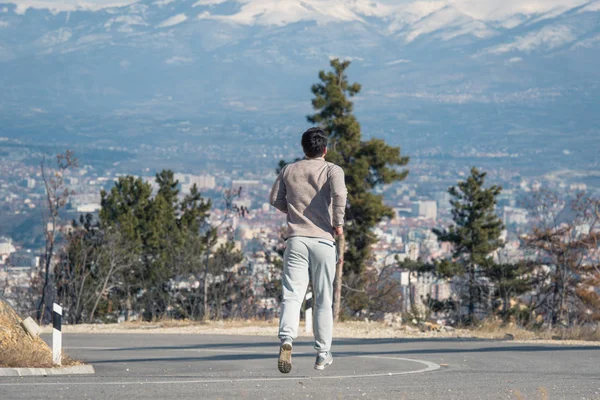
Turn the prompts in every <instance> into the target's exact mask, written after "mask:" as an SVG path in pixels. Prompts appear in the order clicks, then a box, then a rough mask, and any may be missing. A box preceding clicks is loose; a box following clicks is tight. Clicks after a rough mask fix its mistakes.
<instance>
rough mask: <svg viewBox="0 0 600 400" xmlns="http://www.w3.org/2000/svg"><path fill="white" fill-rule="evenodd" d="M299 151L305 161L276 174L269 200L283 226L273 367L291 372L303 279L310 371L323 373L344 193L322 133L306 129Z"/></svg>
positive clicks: (328, 353) (339, 171) (340, 173)
mask: <svg viewBox="0 0 600 400" xmlns="http://www.w3.org/2000/svg"><path fill="white" fill-rule="evenodd" d="M302 149H303V150H304V154H305V155H306V158H305V159H304V160H301V161H297V162H295V163H293V164H289V165H286V166H285V167H284V168H283V169H282V170H281V173H280V174H279V176H278V177H277V180H276V181H275V184H274V185H273V189H272V190H271V196H270V197H271V198H270V200H271V204H272V205H273V206H274V207H276V208H277V209H278V210H280V211H282V212H284V213H286V214H287V225H288V234H287V240H286V242H287V247H286V250H285V254H284V259H283V302H282V304H281V319H280V322H279V339H280V340H281V347H280V349H279V360H278V363H277V367H278V368H279V371H280V372H282V373H289V372H290V371H291V370H292V342H293V340H294V339H296V337H297V336H298V325H299V323H300V307H301V306H302V301H303V300H304V296H305V294H306V289H307V287H308V282H309V275H310V279H311V281H312V286H313V292H314V299H315V311H314V319H313V320H314V323H313V325H314V336H315V349H316V350H317V359H316V361H315V369H318V370H323V369H325V368H326V367H327V366H329V365H331V364H332V363H333V356H332V355H331V351H330V350H331V339H332V335H333V312H332V300H333V280H334V278H335V270H336V261H337V252H336V248H335V239H334V234H335V235H338V236H339V235H343V234H344V229H343V226H344V214H345V210H346V196H347V190H346V184H345V182H344V171H343V170H342V169H341V168H340V167H339V166H337V165H335V164H332V163H330V162H327V161H325V155H326V154H327V135H326V134H325V132H323V130H321V129H320V128H311V129H309V130H308V131H306V132H304V134H303V135H302Z"/></svg>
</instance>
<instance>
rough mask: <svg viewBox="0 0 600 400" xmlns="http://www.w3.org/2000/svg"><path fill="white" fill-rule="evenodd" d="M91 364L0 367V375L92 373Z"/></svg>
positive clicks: (93, 371)
mask: <svg viewBox="0 0 600 400" xmlns="http://www.w3.org/2000/svg"><path fill="white" fill-rule="evenodd" d="M94 373H96V371H95V370H94V367H93V366H92V365H76V366H73V367H57V368H0V376H48V375H83V374H94Z"/></svg>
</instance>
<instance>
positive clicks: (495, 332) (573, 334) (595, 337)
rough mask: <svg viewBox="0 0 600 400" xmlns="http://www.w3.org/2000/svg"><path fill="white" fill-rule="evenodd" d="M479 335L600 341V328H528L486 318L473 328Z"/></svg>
mask: <svg viewBox="0 0 600 400" xmlns="http://www.w3.org/2000/svg"><path fill="white" fill-rule="evenodd" d="M472 332H473V333H474V334H476V335H477V336H479V337H483V338H489V339H504V338H505V337H506V335H507V334H508V335H512V336H513V338H514V339H516V340H578V341H588V342H597V341H600V329H599V328H598V327H592V326H573V327H569V328H554V329H544V330H541V329H526V328H523V327H520V326H518V325H517V324H515V323H513V322H509V323H503V322H501V321H494V320H486V321H483V322H482V323H481V324H480V325H478V326H477V327H475V328H473V329H472Z"/></svg>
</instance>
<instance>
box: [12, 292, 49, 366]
mask: <svg viewBox="0 0 600 400" xmlns="http://www.w3.org/2000/svg"><path fill="white" fill-rule="evenodd" d="M52 365H53V364H52V350H51V349H50V347H48V345H47V344H46V343H45V342H44V341H43V340H42V339H40V338H39V337H32V336H31V335H29V334H28V333H27V331H25V329H23V327H22V326H21V318H20V317H19V315H18V314H17V313H16V312H15V311H14V310H13V309H12V307H10V306H9V305H8V304H7V303H6V302H4V301H3V300H0V367H19V368H21V367H22V368H25V367H28V368H32V367H37V368H49V367H52Z"/></svg>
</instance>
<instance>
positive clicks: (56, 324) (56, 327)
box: [52, 303, 62, 365]
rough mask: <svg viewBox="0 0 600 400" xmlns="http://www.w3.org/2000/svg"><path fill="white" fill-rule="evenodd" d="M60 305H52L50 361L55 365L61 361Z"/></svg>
mask: <svg viewBox="0 0 600 400" xmlns="http://www.w3.org/2000/svg"><path fill="white" fill-rule="evenodd" d="M61 329H62V307H61V306H59V305H58V304H56V303H54V304H53V306H52V361H53V362H54V364H56V365H61V362H62V330H61Z"/></svg>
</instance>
